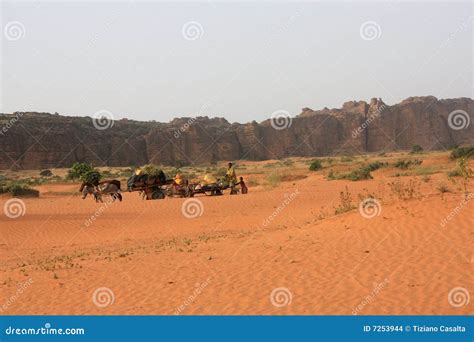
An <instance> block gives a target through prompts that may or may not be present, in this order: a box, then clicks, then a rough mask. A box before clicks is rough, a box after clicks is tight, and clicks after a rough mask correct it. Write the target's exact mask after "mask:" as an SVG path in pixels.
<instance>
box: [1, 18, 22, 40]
mask: <svg viewBox="0 0 474 342" xmlns="http://www.w3.org/2000/svg"><path fill="white" fill-rule="evenodd" d="M3 34H4V35H5V38H7V40H10V41H15V40H20V39H22V38H23V37H24V36H25V34H26V31H25V26H24V25H23V24H22V23H20V22H19V21H10V22H8V23H7V24H6V25H5V28H4V29H3Z"/></svg>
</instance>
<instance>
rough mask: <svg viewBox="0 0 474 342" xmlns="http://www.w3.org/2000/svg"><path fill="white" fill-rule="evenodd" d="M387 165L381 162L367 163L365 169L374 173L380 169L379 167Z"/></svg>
mask: <svg viewBox="0 0 474 342" xmlns="http://www.w3.org/2000/svg"><path fill="white" fill-rule="evenodd" d="M387 165H388V163H383V162H380V161H375V162H372V163H369V164H368V165H367V168H368V169H369V171H375V170H378V169H380V168H381V167H384V166H387Z"/></svg>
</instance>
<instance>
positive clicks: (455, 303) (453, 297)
mask: <svg viewBox="0 0 474 342" xmlns="http://www.w3.org/2000/svg"><path fill="white" fill-rule="evenodd" d="M470 300H471V298H470V296H469V292H468V291H467V290H466V289H465V288H464V287H455V288H453V289H452V290H451V291H449V294H448V302H449V304H451V306H452V307H455V308H460V307H461V306H465V305H467V304H469V301H470Z"/></svg>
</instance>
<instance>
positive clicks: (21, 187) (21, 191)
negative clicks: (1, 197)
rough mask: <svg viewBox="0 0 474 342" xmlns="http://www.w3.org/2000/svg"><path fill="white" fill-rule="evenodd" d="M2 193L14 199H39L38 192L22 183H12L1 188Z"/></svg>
mask: <svg viewBox="0 0 474 342" xmlns="http://www.w3.org/2000/svg"><path fill="white" fill-rule="evenodd" d="M0 193H10V194H11V195H12V196H14V197H39V191H38V190H35V189H32V188H30V187H29V186H28V185H26V184H21V183H10V184H7V185H3V186H0Z"/></svg>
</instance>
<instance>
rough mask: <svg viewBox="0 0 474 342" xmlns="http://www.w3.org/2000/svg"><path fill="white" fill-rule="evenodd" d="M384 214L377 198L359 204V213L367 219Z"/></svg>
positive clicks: (367, 199)
mask: <svg viewBox="0 0 474 342" xmlns="http://www.w3.org/2000/svg"><path fill="white" fill-rule="evenodd" d="M381 212H382V205H381V204H380V202H379V201H378V200H376V199H375V198H366V199H364V200H363V201H362V202H360V203H359V213H360V214H361V215H362V216H363V217H365V218H369V219H370V218H374V217H375V216H379V215H380V213H381Z"/></svg>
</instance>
